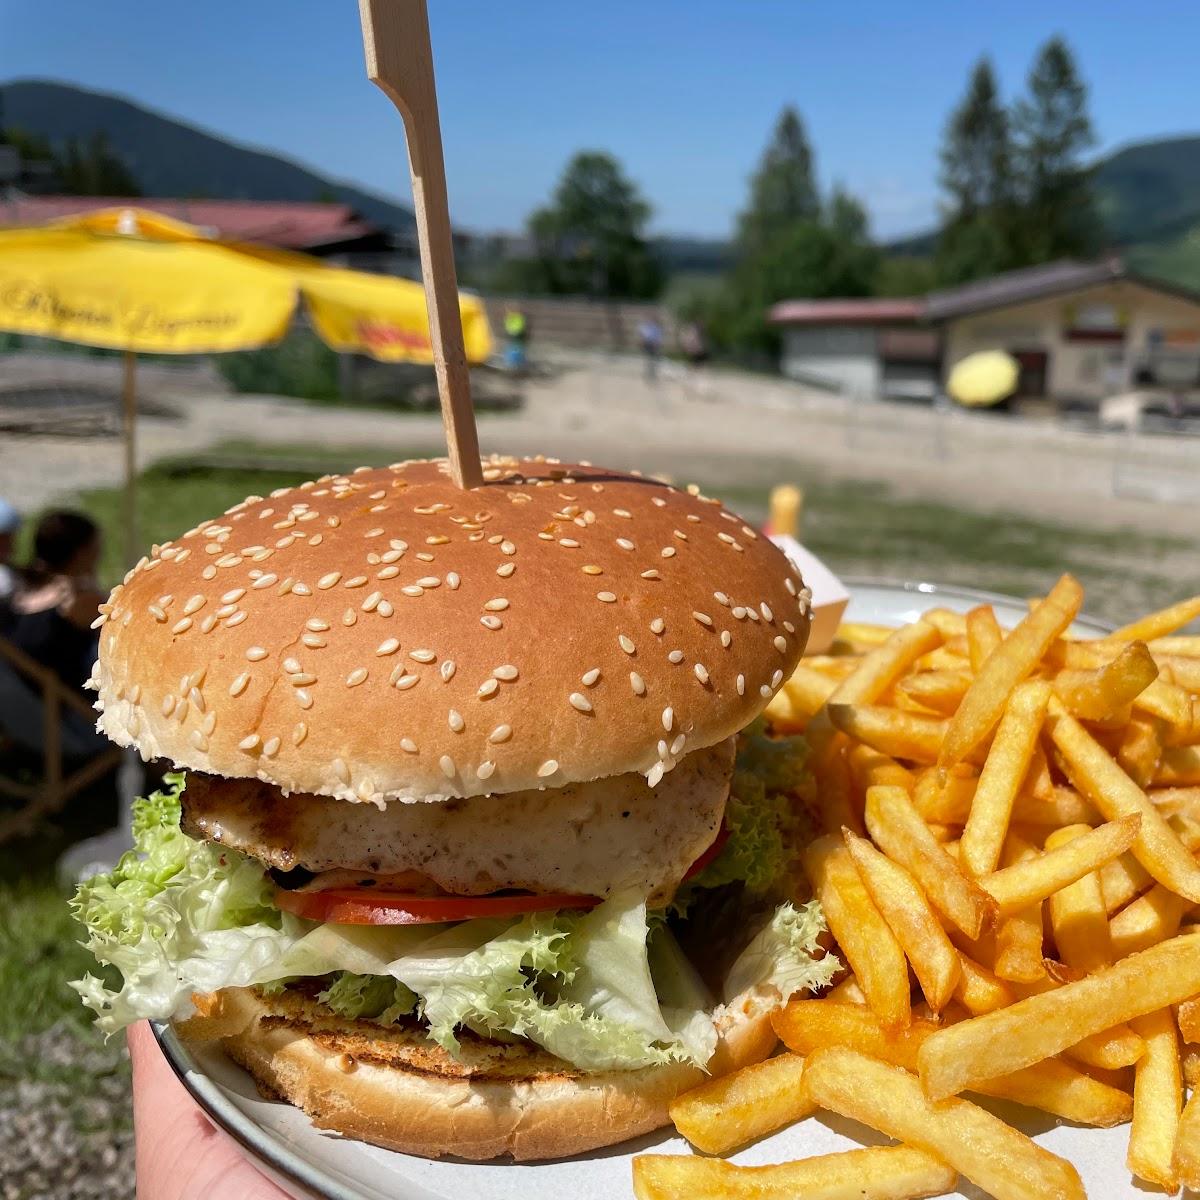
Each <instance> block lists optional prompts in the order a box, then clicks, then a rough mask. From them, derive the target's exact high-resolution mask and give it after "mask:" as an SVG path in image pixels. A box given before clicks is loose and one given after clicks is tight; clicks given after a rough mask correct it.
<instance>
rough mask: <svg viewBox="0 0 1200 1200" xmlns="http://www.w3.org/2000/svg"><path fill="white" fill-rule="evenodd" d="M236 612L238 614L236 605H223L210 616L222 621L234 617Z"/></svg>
mask: <svg viewBox="0 0 1200 1200" xmlns="http://www.w3.org/2000/svg"><path fill="white" fill-rule="evenodd" d="M235 612H237V605H236V604H222V605H221V607H220V608H218V609H217V611H216V612H215V613H210V614H209V615H210V616H214V617H216V618H217V620H218V621H220V620H223V619H224V618H225V617H232V616H233V614H234V613H235Z"/></svg>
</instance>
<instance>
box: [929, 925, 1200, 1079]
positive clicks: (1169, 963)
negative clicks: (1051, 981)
mask: <svg viewBox="0 0 1200 1200" xmlns="http://www.w3.org/2000/svg"><path fill="white" fill-rule="evenodd" d="M1197 993H1200V936H1196V935H1187V934H1180V935H1179V936H1178V937H1174V938H1171V939H1170V941H1166V942H1161V943H1160V944H1159V945H1157V946H1153V947H1151V948H1150V949H1149V950H1143V951H1141V952H1140V953H1138V954H1133V955H1130V956H1129V957H1128V958H1125V959H1122V960H1121V961H1120V962H1117V963H1114V964H1113V965H1112V966H1111V967H1106V968H1105V969H1104V970H1102V971H1097V972H1096V973H1095V974H1094V975H1088V976H1087V977H1086V978H1084V979H1080V980H1077V981H1076V982H1074V983H1066V984H1063V986H1062V987H1059V988H1054V989H1053V990H1051V991H1047V992H1043V993H1041V994H1040V995H1036V996H1029V997H1027V998H1026V999H1024V1000H1018V1001H1017V1003H1016V1004H1014V1005H1012V1006H1011V1007H1010V1008H1005V1009H999V1010H997V1011H996V1012H991V1013H986V1014H985V1015H984V1016H981V1017H972V1018H971V1019H970V1020H969V1021H963V1022H962V1023H960V1024H958V1025H950V1026H948V1027H947V1028H945V1029H941V1030H939V1031H938V1032H937V1033H936V1034H934V1036H933V1037H931V1038H930V1039H929V1040H928V1041H927V1042H926V1043H925V1044H924V1045H923V1046H922V1047H921V1051H920V1055H919V1056H918V1062H919V1065H920V1069H921V1083H922V1085H923V1086H924V1088H925V1091H926V1093H927V1094H928V1095H929V1096H930V1097H931V1098H932V1099H935V1100H940V1099H942V1098H943V1097H946V1096H953V1095H955V1094H956V1093H957V1092H961V1091H963V1090H965V1089H967V1088H969V1087H971V1086H972V1085H973V1084H975V1083H978V1082H979V1081H980V1080H981V1079H984V1078H987V1077H988V1076H990V1075H997V1074H1008V1073H1009V1072H1011V1071H1017V1070H1020V1069H1021V1068H1022V1067H1027V1066H1029V1065H1030V1064H1031V1063H1035V1062H1041V1061H1042V1060H1043V1059H1046V1058H1050V1057H1052V1056H1053V1055H1055V1054H1058V1053H1059V1052H1060V1051H1062V1050H1065V1049H1067V1047H1068V1046H1070V1045H1072V1044H1073V1043H1075V1042H1078V1041H1079V1040H1080V1039H1081V1038H1085V1037H1087V1036H1088V1035H1089V1034H1093V1033H1099V1032H1101V1031H1102V1030H1104V1029H1107V1028H1109V1027H1111V1026H1113V1025H1116V1024H1119V1023H1121V1022H1124V1021H1128V1020H1130V1019H1132V1018H1133V1017H1140V1016H1143V1015H1144V1014H1145V1013H1148V1012H1154V1011H1156V1010H1157V1009H1160V1008H1165V1007H1167V1006H1168V1005H1170V1004H1178V1003H1179V1001H1181V1000H1186V999H1188V998H1189V997H1191V996H1194V995H1196V994H1197Z"/></svg>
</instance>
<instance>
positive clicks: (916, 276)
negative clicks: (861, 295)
mask: <svg viewBox="0 0 1200 1200" xmlns="http://www.w3.org/2000/svg"><path fill="white" fill-rule="evenodd" d="M936 286H937V276H936V274H935V273H934V265H933V262H932V261H931V260H930V259H928V258H918V257H917V256H916V255H913V254H893V255H889V256H888V257H887V258H884V259H883V260H882V261H881V262H880V264H879V269H878V271H876V272H875V282H874V287H873V289H872V290H873V292H874V294H875V295H876V296H923V295H924V294H925V293H926V292H930V291H932V290H933V289H934V288H935V287H936Z"/></svg>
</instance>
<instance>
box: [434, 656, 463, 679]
mask: <svg viewBox="0 0 1200 1200" xmlns="http://www.w3.org/2000/svg"><path fill="white" fill-rule="evenodd" d="M457 669H458V668H457V667H456V666H455V664H454V660H453V659H452V658H448V659H446V661H445V662H444V663H442V665H441V667H440V668H438V671H439V674H440V675H441V677H442V682H443V683H449V682H450V680H451V679H453V678H454V672H455V671H456V670H457Z"/></svg>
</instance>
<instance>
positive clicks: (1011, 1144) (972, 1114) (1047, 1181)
mask: <svg viewBox="0 0 1200 1200" xmlns="http://www.w3.org/2000/svg"><path fill="white" fill-rule="evenodd" d="M951 1028H954V1027H953V1026H952V1027H951ZM939 1036H943V1035H941V1034H936V1035H934V1038H936V1037H939ZM934 1038H931V1039H930V1040H929V1041H928V1042H926V1043H925V1045H926V1046H929V1045H931V1044H932V1043H933V1041H934ZM804 1086H805V1088H806V1090H807V1091H808V1093H809V1095H810V1096H811V1097H812V1099H813V1100H815V1101H816V1103H817V1104H819V1105H820V1106H821V1107H822V1108H828V1109H831V1110H832V1111H833V1112H836V1113H840V1114H841V1115H842V1116H844V1117H850V1118H851V1119H852V1120H855V1121H861V1122H862V1123H863V1124H864V1125H869V1126H870V1127H871V1128H872V1129H877V1130H879V1132H880V1133H886V1134H887V1135H888V1136H889V1137H894V1138H896V1139H898V1140H899V1141H902V1142H904V1143H906V1144H907V1145H910V1146H916V1147H917V1148H918V1149H921V1150H924V1151H925V1152H926V1153H927V1154H932V1155H934V1156H935V1157H936V1158H940V1159H941V1160H942V1161H943V1162H946V1163H949V1164H950V1166H952V1167H954V1168H955V1170H957V1171H958V1172H959V1174H961V1175H964V1176H966V1178H967V1179H969V1180H971V1182H972V1183H975V1184H978V1185H979V1187H981V1188H982V1189H983V1190H984V1191H986V1192H988V1193H989V1194H990V1195H992V1196H995V1197H997V1200H1045V1198H1046V1197H1048V1196H1055V1197H1062V1198H1064V1200H1076V1198H1078V1200H1083V1197H1084V1195H1085V1193H1084V1190H1083V1184H1082V1183H1081V1182H1080V1179H1079V1174H1078V1172H1077V1171H1076V1170H1075V1168H1074V1167H1073V1166H1071V1164H1070V1163H1068V1162H1066V1161H1064V1160H1063V1159H1061V1158H1059V1157H1058V1156H1057V1155H1054V1154H1051V1153H1050V1152H1049V1151H1048V1150H1043V1149H1042V1148H1041V1147H1040V1146H1037V1145H1035V1144H1034V1143H1033V1142H1031V1141H1030V1140H1029V1138H1027V1137H1026V1136H1025V1135H1024V1134H1023V1133H1018V1132H1017V1130H1015V1129H1013V1128H1012V1126H1011V1125H1006V1124H1005V1123H1004V1122H1003V1121H1001V1120H1000V1119H999V1118H998V1117H994V1116H992V1114H991V1113H989V1112H986V1111H985V1110H984V1109H982V1108H979V1107H977V1106H976V1105H974V1104H971V1103H970V1102H969V1101H967V1100H958V1099H948V1100H945V1101H943V1102H942V1103H940V1104H934V1103H932V1102H931V1101H930V1100H929V1099H928V1098H927V1097H926V1095H925V1093H924V1092H923V1091H922V1090H921V1084H920V1082H919V1081H918V1080H917V1077H916V1076H915V1075H911V1074H909V1072H907V1071H904V1070H902V1069H901V1068H899V1067H893V1066H891V1065H889V1064H888V1063H884V1062H880V1061H879V1060H878V1059H874V1058H868V1057H867V1056H866V1055H864V1054H859V1053H857V1052H856V1051H854V1050H847V1049H844V1048H842V1047H840V1046H830V1047H826V1048H823V1049H820V1050H817V1051H815V1052H814V1053H813V1054H812V1055H810V1057H809V1058H808V1059H807V1060H806V1066H805V1073H804Z"/></svg>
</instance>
